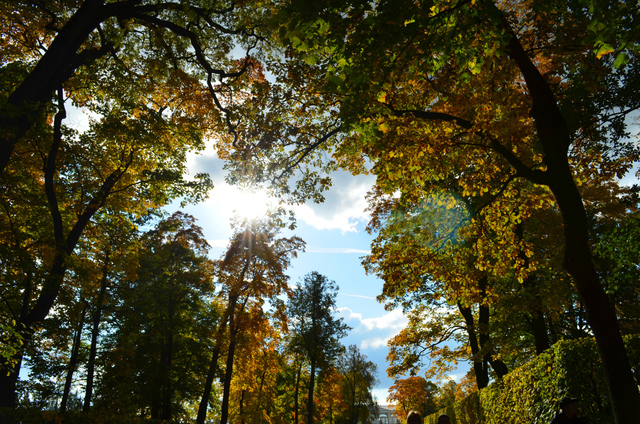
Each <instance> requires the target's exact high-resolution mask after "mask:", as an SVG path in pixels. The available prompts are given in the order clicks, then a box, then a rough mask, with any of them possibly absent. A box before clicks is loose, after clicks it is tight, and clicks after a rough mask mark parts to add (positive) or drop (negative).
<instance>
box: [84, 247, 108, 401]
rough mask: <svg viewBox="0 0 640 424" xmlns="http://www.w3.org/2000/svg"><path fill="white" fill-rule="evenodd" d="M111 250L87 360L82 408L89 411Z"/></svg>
mask: <svg viewBox="0 0 640 424" xmlns="http://www.w3.org/2000/svg"><path fill="white" fill-rule="evenodd" d="M109 256H110V255H109V251H106V252H105V258H104V262H103V264H102V265H103V266H102V278H101V281H100V292H99V293H98V298H97V299H96V305H95V310H94V312H93V316H92V318H93V322H92V324H93V327H92V328H91V347H90V348H89V360H88V361H87V385H86V387H85V392H84V403H83V406H82V410H83V411H84V412H87V411H89V409H90V408H91V400H92V397H93V380H94V374H95V368H96V356H97V354H98V336H99V335H100V321H101V320H102V311H103V303H104V298H105V296H106V294H107V287H108V284H109V277H108V270H109Z"/></svg>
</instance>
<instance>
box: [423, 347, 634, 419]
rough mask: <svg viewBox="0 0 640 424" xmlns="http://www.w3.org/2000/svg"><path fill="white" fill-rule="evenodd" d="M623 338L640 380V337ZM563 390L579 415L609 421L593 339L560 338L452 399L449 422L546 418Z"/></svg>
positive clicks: (552, 410)
mask: <svg viewBox="0 0 640 424" xmlns="http://www.w3.org/2000/svg"><path fill="white" fill-rule="evenodd" d="M625 343H626V346H627V353H628V355H629V359H630V361H631V364H632V367H633V372H634V376H635V378H636V381H638V382H640V337H638V336H634V337H625ZM563 396H571V397H577V398H579V399H580V415H581V416H583V417H586V418H588V419H590V420H591V421H593V422H597V423H600V424H608V423H611V424H613V422H614V419H613V413H612V409H611V404H610V402H609V398H608V392H607V385H606V381H605V378H604V371H603V369H602V364H601V362H600V357H599V354H598V350H597V347H596V344H595V341H594V340H593V339H591V338H584V339H578V340H563V341H560V342H558V343H556V344H555V345H554V346H553V347H552V348H551V349H549V350H547V351H546V352H544V353H542V354H541V355H538V356H537V357H536V358H534V359H533V360H532V361H530V362H529V363H527V364H526V365H524V366H522V367H520V368H517V369H515V370H513V371H512V372H510V373H509V374H507V375H506V376H505V377H504V378H503V379H502V380H500V381H496V382H494V383H492V384H491V385H489V387H487V388H485V389H482V390H480V391H479V392H476V393H473V394H472V395H470V396H469V397H467V398H466V399H464V400H462V401H461V402H459V403H457V404H456V405H455V417H456V420H455V423H456V424H507V423H508V424H548V423H549V422H550V421H551V419H552V418H553V416H554V415H555V413H556V411H557V410H558V401H559V400H560V399H561V398H562V397H563ZM430 417H433V415H432V416H430ZM436 417H437V416H436ZM434 419H435V418H434ZM428 422H429V423H431V422H432V421H428ZM433 422H435V421H433ZM452 422H453V420H452Z"/></svg>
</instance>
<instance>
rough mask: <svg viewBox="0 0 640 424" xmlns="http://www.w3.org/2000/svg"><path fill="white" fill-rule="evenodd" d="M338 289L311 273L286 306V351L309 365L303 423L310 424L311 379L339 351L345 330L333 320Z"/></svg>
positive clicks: (311, 420)
mask: <svg viewBox="0 0 640 424" xmlns="http://www.w3.org/2000/svg"><path fill="white" fill-rule="evenodd" d="M337 291H338V287H337V286H336V284H335V282H334V281H331V280H329V279H327V277H325V276H323V275H321V274H319V273H317V272H315V271H313V272H311V273H309V274H307V275H305V276H304V279H303V280H302V281H301V282H299V283H298V286H297V287H296V288H295V290H294V291H293V295H292V296H291V298H290V299H289V302H288V304H287V314H288V316H289V317H290V319H291V332H292V334H291V339H290V341H289V344H290V348H291V349H292V350H293V351H294V352H296V353H298V354H300V355H302V356H303V357H304V358H305V359H306V360H307V361H308V363H309V385H308V397H307V423H309V424H312V423H313V422H314V408H313V405H314V400H313V399H314V389H315V377H316V374H317V372H318V371H319V370H321V369H324V368H326V367H327V366H328V365H329V364H330V363H331V361H333V360H334V359H335V358H336V357H337V356H338V355H339V354H340V352H341V351H342V349H343V347H342V345H341V344H340V342H339V341H340V339H341V338H342V337H344V336H345V335H346V332H347V330H348V329H349V326H347V325H346V324H345V323H344V322H343V320H342V318H336V317H335V316H334V308H335V298H336V295H337Z"/></svg>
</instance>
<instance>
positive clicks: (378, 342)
mask: <svg viewBox="0 0 640 424" xmlns="http://www.w3.org/2000/svg"><path fill="white" fill-rule="evenodd" d="M387 341H389V337H387V338H385V339H383V338H380V337H374V338H373V339H366V340H363V341H362V345H361V346H360V347H361V348H362V349H368V348H373V349H378V348H380V347H386V346H387Z"/></svg>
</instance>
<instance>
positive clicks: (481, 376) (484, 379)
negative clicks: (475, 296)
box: [458, 302, 489, 389]
mask: <svg viewBox="0 0 640 424" xmlns="http://www.w3.org/2000/svg"><path fill="white" fill-rule="evenodd" d="M458 310H459V311H460V314H461V315H462V317H463V318H464V322H465V324H466V325H467V334H468V337H469V347H470V348H471V354H472V355H473V356H472V358H473V359H472V360H473V371H474V372H475V374H476V384H477V385H478V389H484V388H485V387H487V386H488V385H489V370H488V368H487V362H486V360H485V357H484V356H480V345H479V344H478V338H477V336H476V325H475V320H474V319H473V313H472V312H471V308H468V307H463V306H462V304H460V302H458Z"/></svg>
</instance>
